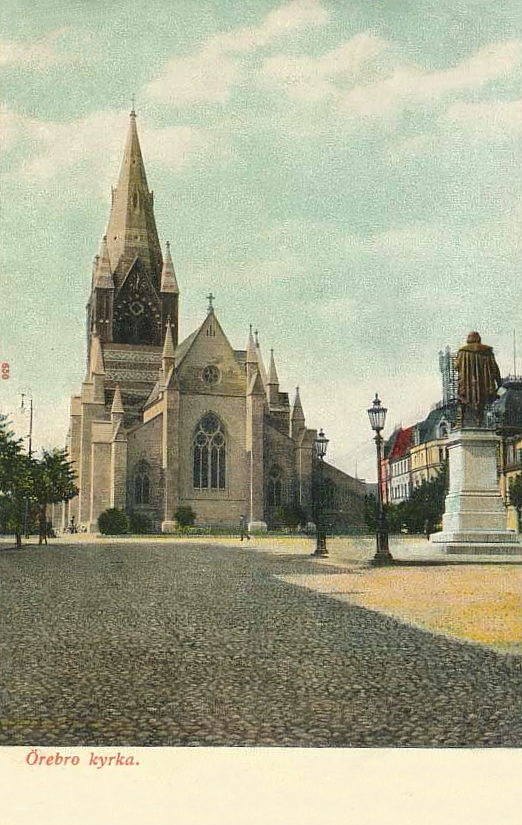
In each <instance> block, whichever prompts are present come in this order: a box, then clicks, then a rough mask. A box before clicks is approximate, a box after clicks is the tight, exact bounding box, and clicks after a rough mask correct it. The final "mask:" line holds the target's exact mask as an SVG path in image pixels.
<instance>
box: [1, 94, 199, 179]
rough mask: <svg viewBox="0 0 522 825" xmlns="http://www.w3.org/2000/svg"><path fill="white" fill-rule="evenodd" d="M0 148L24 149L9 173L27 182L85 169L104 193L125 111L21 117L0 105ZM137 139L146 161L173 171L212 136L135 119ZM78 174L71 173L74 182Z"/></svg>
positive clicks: (121, 137)
mask: <svg viewBox="0 0 522 825" xmlns="http://www.w3.org/2000/svg"><path fill="white" fill-rule="evenodd" d="M0 114H1V120H2V124H3V128H2V142H1V144H0V147H1V149H2V153H8V152H9V151H11V150H13V149H14V148H15V147H17V146H22V147H23V148H25V152H26V155H27V157H26V159H25V160H24V161H20V162H19V163H20V165H19V167H18V168H17V169H16V170H13V173H15V174H17V175H20V176H21V177H22V178H24V179H26V180H29V181H31V182H38V181H40V182H45V181H48V180H49V179H51V178H52V177H54V175H56V174H58V173H60V172H63V171H71V170H80V169H84V170H86V172H85V174H84V176H83V178H82V180H83V182H84V183H85V182H86V181H88V180H89V179H90V180H91V184H92V186H93V187H94V189H95V190H96V192H97V193H100V192H103V193H104V194H107V192H109V191H110V182H111V180H113V178H114V173H115V169H117V168H118V162H119V159H120V158H121V153H122V151H123V149H122V147H123V140H124V130H125V124H126V120H127V116H126V115H125V114H124V113H122V112H115V111H98V112H93V113H91V114H90V115H88V116H87V117H85V118H82V119H80V120H76V121H72V122H69V123H60V122H56V121H40V120H37V119H35V118H27V117H24V116H23V115H20V114H18V113H17V112H13V111H11V110H9V109H3V110H0ZM139 132H140V140H141V143H142V148H143V151H144V154H145V156H146V158H147V161H148V162H152V163H156V164H158V165H160V166H163V167H166V168H169V169H170V170H171V171H174V172H178V171H180V170H182V169H185V168H186V167H188V166H190V165H192V164H193V163H199V162H206V160H207V158H208V157H211V156H212V154H213V153H212V152H211V151H210V150H211V148H212V147H213V146H214V144H215V135H214V133H213V132H212V130H210V129H205V128H202V127H194V126H172V127H164V128H156V127H154V126H151V125H150V124H147V123H146V122H145V123H140V126H139ZM80 178H81V175H77V176H76V178H75V186H77V184H78V182H79V180H80Z"/></svg>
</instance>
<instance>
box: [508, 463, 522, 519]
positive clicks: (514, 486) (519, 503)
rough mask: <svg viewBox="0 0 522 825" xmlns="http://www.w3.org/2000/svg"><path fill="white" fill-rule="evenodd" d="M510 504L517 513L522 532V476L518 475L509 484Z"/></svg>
mask: <svg viewBox="0 0 522 825" xmlns="http://www.w3.org/2000/svg"><path fill="white" fill-rule="evenodd" d="M509 503H510V504H511V505H512V506H513V507H514V508H515V510H516V511H517V522H518V531H519V532H520V519H521V515H522V474H520V473H519V474H518V475H516V476H515V478H512V479H511V481H510V482H509Z"/></svg>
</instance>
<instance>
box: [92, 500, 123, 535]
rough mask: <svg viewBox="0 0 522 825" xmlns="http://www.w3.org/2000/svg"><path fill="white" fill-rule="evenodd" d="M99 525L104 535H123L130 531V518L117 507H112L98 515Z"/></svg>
mask: <svg viewBox="0 0 522 825" xmlns="http://www.w3.org/2000/svg"><path fill="white" fill-rule="evenodd" d="M98 527H99V528H100V533H102V535H104V536H121V535H123V534H124V533H128V532H129V519H128V518H127V516H126V515H125V513H124V512H123V510H119V509H118V508H117V507H110V508H109V509H108V510H104V511H103V513H100V515H99V516H98Z"/></svg>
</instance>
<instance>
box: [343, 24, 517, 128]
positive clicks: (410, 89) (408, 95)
mask: <svg viewBox="0 0 522 825" xmlns="http://www.w3.org/2000/svg"><path fill="white" fill-rule="evenodd" d="M521 59H522V43H521V42H520V41H518V40H514V41H508V42H505V43H495V44H490V45H487V46H484V47H483V48H482V49H479V51H478V52H476V53H475V54H474V55H472V56H471V57H469V58H467V59H466V60H463V61H461V62H460V63H458V64H457V65H456V66H454V67H452V68H449V69H444V70H441V71H433V72H429V71H425V70H423V69H422V68H420V67H418V66H415V65H412V64H410V65H408V64H406V65H405V66H403V67H401V68H398V69H396V70H395V71H394V72H393V73H392V74H390V75H389V76H387V77H385V78H384V79H381V80H378V81H377V82H374V83H369V84H359V85H357V86H355V87H354V88H352V89H350V90H349V91H347V92H346V93H344V94H342V95H341V96H340V98H339V101H338V104H337V110H338V112H339V113H342V114H346V115H353V116H356V117H362V118H366V117H377V118H379V119H383V118H392V119H394V118H395V117H397V115H399V114H400V113H401V111H402V110H404V109H405V108H411V107H416V106H422V105H426V104H428V105H432V104H435V103H438V102H439V101H441V100H443V99H444V98H446V97H449V96H452V95H458V94H460V93H463V92H470V91H474V90H477V89H481V88H482V87H484V86H486V85H488V84H490V83H492V82H493V81H495V80H498V79H500V78H505V77H509V76H510V75H512V74H513V72H514V71H516V70H517V69H519V68H520V64H521Z"/></svg>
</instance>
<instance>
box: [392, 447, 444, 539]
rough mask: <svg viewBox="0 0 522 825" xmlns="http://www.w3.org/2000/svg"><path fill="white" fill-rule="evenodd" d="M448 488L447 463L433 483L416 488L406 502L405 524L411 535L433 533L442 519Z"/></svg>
mask: <svg viewBox="0 0 522 825" xmlns="http://www.w3.org/2000/svg"><path fill="white" fill-rule="evenodd" d="M447 486H448V467H447V462H446V463H444V464H443V465H442V467H441V468H440V470H439V472H438V474H437V476H436V477H435V478H433V479H431V481H423V482H422V484H421V485H420V486H419V487H415V488H414V490H413V492H412V494H411V496H410V498H409V500H408V501H406V502H404V507H403V513H404V523H405V524H406V526H407V527H408V530H409V532H410V533H426V534H430V533H432V532H433V531H434V530H435V529H436V527H437V525H438V524H439V522H440V521H441V519H442V515H443V513H444V503H445V500H446V492H447Z"/></svg>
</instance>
